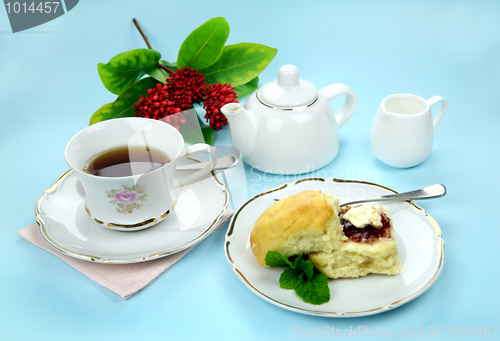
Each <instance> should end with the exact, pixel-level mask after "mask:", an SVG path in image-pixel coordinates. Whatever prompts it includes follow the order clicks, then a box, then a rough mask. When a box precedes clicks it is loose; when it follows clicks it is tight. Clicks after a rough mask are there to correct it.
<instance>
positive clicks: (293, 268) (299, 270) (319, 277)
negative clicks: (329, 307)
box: [266, 251, 330, 304]
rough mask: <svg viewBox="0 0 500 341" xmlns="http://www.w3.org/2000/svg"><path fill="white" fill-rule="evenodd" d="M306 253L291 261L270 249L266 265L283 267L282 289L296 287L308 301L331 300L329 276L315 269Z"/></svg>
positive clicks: (313, 302)
mask: <svg viewBox="0 0 500 341" xmlns="http://www.w3.org/2000/svg"><path fill="white" fill-rule="evenodd" d="M305 258H306V256H305V255H301V256H298V257H297V258H295V260H293V262H292V261H290V260H289V259H288V258H286V257H285V256H283V255H282V254H281V253H279V252H278V251H268V252H267V254H266V265H267V266H272V267H278V268H283V267H286V269H285V271H283V273H282V274H281V276H280V287H281V288H282V289H295V293H296V294H297V296H299V297H300V298H302V300H303V301H304V302H306V303H311V304H322V303H326V302H328V301H329V300H330V288H329V287H328V281H327V276H326V275H323V274H320V273H318V272H317V271H314V265H313V264H312V262H311V261H310V260H308V259H307V260H306V259H305Z"/></svg>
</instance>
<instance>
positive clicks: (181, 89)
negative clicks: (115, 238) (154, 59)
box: [134, 66, 238, 130]
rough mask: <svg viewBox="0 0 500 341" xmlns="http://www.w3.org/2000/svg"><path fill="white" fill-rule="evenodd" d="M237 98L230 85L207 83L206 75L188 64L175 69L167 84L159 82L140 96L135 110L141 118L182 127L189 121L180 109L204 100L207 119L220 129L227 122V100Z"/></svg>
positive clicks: (213, 126)
mask: <svg viewBox="0 0 500 341" xmlns="http://www.w3.org/2000/svg"><path fill="white" fill-rule="evenodd" d="M237 97H238V95H237V94H236V91H234V88H233V87H231V84H229V83H226V84H220V83H214V84H212V85H209V86H207V82H206V81H205V77H204V76H203V74H201V73H199V72H198V70H191V68H190V67H189V66H187V67H186V68H182V69H177V72H172V73H171V74H170V77H169V78H167V83H166V84H165V85H163V84H157V85H156V87H155V88H153V89H149V90H148V96H147V97H144V96H142V95H141V98H140V99H139V102H138V103H134V110H135V112H136V114H135V115H136V116H138V117H146V118H153V119H156V120H163V121H165V122H167V123H169V124H171V125H172V126H174V127H175V128H177V129H179V123H181V124H183V123H185V122H186V121H185V119H184V115H183V113H181V111H183V110H187V109H189V108H191V107H192V106H193V104H195V103H200V102H202V101H203V107H204V108H205V110H206V115H205V118H206V120H207V122H210V123H209V124H210V126H211V127H212V128H213V129H215V130H219V129H220V128H222V127H223V126H225V125H227V124H228V122H227V118H226V116H224V114H222V113H221V112H220V108H221V107H222V106H223V105H225V104H227V103H232V102H238V101H236V98H237Z"/></svg>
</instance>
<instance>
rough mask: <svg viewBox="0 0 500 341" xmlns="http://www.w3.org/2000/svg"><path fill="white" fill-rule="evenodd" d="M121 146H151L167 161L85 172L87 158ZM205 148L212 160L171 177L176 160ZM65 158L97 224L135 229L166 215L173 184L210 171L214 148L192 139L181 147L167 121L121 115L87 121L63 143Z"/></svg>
mask: <svg viewBox="0 0 500 341" xmlns="http://www.w3.org/2000/svg"><path fill="white" fill-rule="evenodd" d="M124 146H129V147H130V146H134V148H135V149H137V148H144V150H146V148H148V149H147V150H149V148H154V149H156V150H158V151H160V152H162V153H164V154H166V155H167V156H168V158H169V159H170V162H168V163H166V164H164V165H163V166H161V167H159V168H156V169H154V167H153V166H152V167H151V168H150V169H152V170H149V171H147V169H146V170H145V169H141V171H140V173H138V174H135V172H134V171H133V169H132V173H133V174H132V175H131V176H121V177H104V176H97V175H92V174H89V173H87V172H85V171H84V169H85V167H86V165H87V164H88V161H89V160H90V159H92V158H94V157H95V156H97V155H100V154H102V153H104V152H106V151H109V150H110V149H114V148H117V147H124ZM199 152H203V153H208V154H210V156H211V162H210V163H209V164H208V165H207V166H206V167H204V168H203V169H201V170H199V171H197V172H195V173H193V174H191V175H190V176H188V177H187V178H185V180H183V181H182V182H179V181H174V172H175V169H176V166H177V163H178V162H179V161H180V160H183V159H185V158H186V157H187V156H188V155H192V154H195V153H199ZM64 157H65V159H66V162H67V163H68V165H69V166H70V167H71V169H73V171H74V172H75V173H76V174H77V176H78V179H79V180H80V182H81V184H82V186H83V188H84V190H85V195H86V196H85V210H86V211H87V213H88V214H89V215H90V217H91V218H92V220H94V221H95V222H96V223H97V224H99V225H101V226H104V227H107V228H110V229H113V230H120V231H136V230H141V229H145V228H147V227H150V226H153V225H155V224H158V223H159V222H161V221H162V220H163V219H165V218H167V216H168V215H169V213H170V212H172V209H173V203H174V202H175V200H176V197H175V196H176V195H175V193H176V192H178V190H177V191H176V188H177V189H178V188H179V187H181V186H183V185H187V184H189V183H190V182H192V181H193V180H195V179H197V178H199V177H201V176H203V175H205V174H207V173H209V172H211V171H212V170H213V168H214V166H215V164H216V162H217V155H216V149H215V148H214V147H211V146H209V145H207V144H203V143H200V144H195V145H192V146H189V147H188V148H186V149H184V139H183V137H182V135H181V134H180V133H179V131H177V129H175V128H174V127H172V126H170V125H169V124H167V123H165V122H162V121H157V120H152V119H147V118H136V117H131V118H120V119H113V120H109V121H103V122H100V123H96V124H94V125H91V126H89V127H87V128H85V129H83V130H82V131H80V132H79V133H77V134H76V135H75V136H74V137H73V138H72V139H71V140H70V141H69V142H68V144H67V145H66V149H65V151H64Z"/></svg>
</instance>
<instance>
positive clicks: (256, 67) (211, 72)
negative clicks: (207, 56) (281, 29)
mask: <svg viewBox="0 0 500 341" xmlns="http://www.w3.org/2000/svg"><path fill="white" fill-rule="evenodd" d="M277 52H278V50H277V49H275V48H272V47H269V46H265V45H259V44H253V43H240V44H235V45H227V46H224V51H223V52H222V56H221V57H220V58H219V60H218V61H217V63H215V64H213V65H212V66H210V67H207V68H204V69H201V70H199V71H200V72H201V73H202V74H204V75H205V78H206V80H207V83H208V84H212V83H215V82H219V83H226V82H228V83H231V85H232V86H238V85H242V84H246V83H248V82H250V81H251V80H253V79H254V78H255V77H257V76H258V75H259V74H260V73H261V72H262V71H264V69H265V68H266V67H267V65H269V63H270V62H271V60H273V58H274V56H275V55H276V53H277Z"/></svg>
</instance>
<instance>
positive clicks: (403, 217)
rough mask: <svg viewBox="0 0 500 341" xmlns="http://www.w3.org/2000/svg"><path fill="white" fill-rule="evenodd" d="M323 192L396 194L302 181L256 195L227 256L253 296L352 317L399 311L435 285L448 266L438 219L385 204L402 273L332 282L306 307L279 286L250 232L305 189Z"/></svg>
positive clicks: (234, 228)
mask: <svg viewBox="0 0 500 341" xmlns="http://www.w3.org/2000/svg"><path fill="white" fill-rule="evenodd" d="M310 189H312V190H321V191H323V192H325V193H329V194H331V195H333V196H335V197H337V198H341V199H342V200H349V199H357V198H368V197H374V196H380V195H384V194H388V193H397V192H396V191H394V190H391V189H390V188H387V187H384V186H381V185H378V184H375V183H368V182H362V181H350V180H339V179H323V178H314V179H302V180H297V181H295V182H292V183H289V184H283V185H281V186H280V187H278V188H275V189H272V190H269V191H266V192H263V193H260V194H257V195H256V196H254V197H253V198H251V199H249V200H248V201H247V202H246V203H245V204H243V205H242V206H241V207H240V208H239V209H238V210H237V211H236V213H235V214H234V216H233V218H232V220H231V223H230V224H229V229H228V232H227V234H226V242H225V245H224V248H225V252H226V258H227V260H228V262H229V264H230V266H231V268H232V269H233V271H234V273H235V274H236V276H238V278H239V279H240V280H241V281H242V282H243V283H244V284H245V285H246V286H247V287H248V288H249V289H250V290H251V291H253V292H254V293H255V294H257V295H258V296H259V297H261V298H263V299H264V300H266V301H268V302H270V303H272V304H275V305H277V306H278V307H281V308H284V309H288V310H291V311H295V312H298V313H302V314H308V315H319V316H327V317H351V316H365V315H373V314H377V313H380V312H384V311H388V310H390V309H393V308H396V307H399V306H401V305H403V304H405V303H407V302H409V301H411V300H412V299H414V298H416V297H417V296H419V295H421V294H422V293H423V292H425V291H426V290H427V289H429V288H430V287H431V285H432V284H433V283H434V282H435V281H436V279H437V278H438V277H439V275H440V274H441V271H442V269H443V264H444V241H443V239H442V237H441V230H440V228H439V225H438V224H437V223H436V221H435V220H434V219H433V218H432V217H431V216H429V215H427V214H426V212H425V211H424V210H423V209H422V208H420V207H418V206H417V205H415V204H413V203H412V202H382V203H380V204H381V205H382V206H383V207H386V208H388V209H389V215H390V216H391V217H392V218H393V222H394V228H395V231H396V241H397V242H398V252H399V256H400V259H401V262H402V263H403V268H402V269H401V272H400V273H399V274H398V275H394V276H387V275H374V274H370V275H368V276H366V277H361V278H349V279H335V280H329V281H328V286H329V287H330V294H331V298H330V301H329V302H327V303H324V304H321V305H313V304H308V303H305V302H304V301H302V299H301V298H299V297H298V296H297V295H296V294H295V292H294V290H284V289H281V288H280V285H279V277H280V275H281V273H282V272H283V269H280V268H265V267H263V266H261V265H260V264H259V263H257V261H256V259H255V256H254V254H253V252H252V250H251V248H250V232H251V231H252V228H253V225H254V223H255V221H256V220H257V218H258V217H259V216H260V215H261V213H262V212H263V211H264V210H265V209H267V208H268V207H269V206H271V205H272V204H273V203H274V202H275V200H274V199H282V198H284V197H287V196H289V195H292V194H295V193H298V192H300V191H304V190H310Z"/></svg>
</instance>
